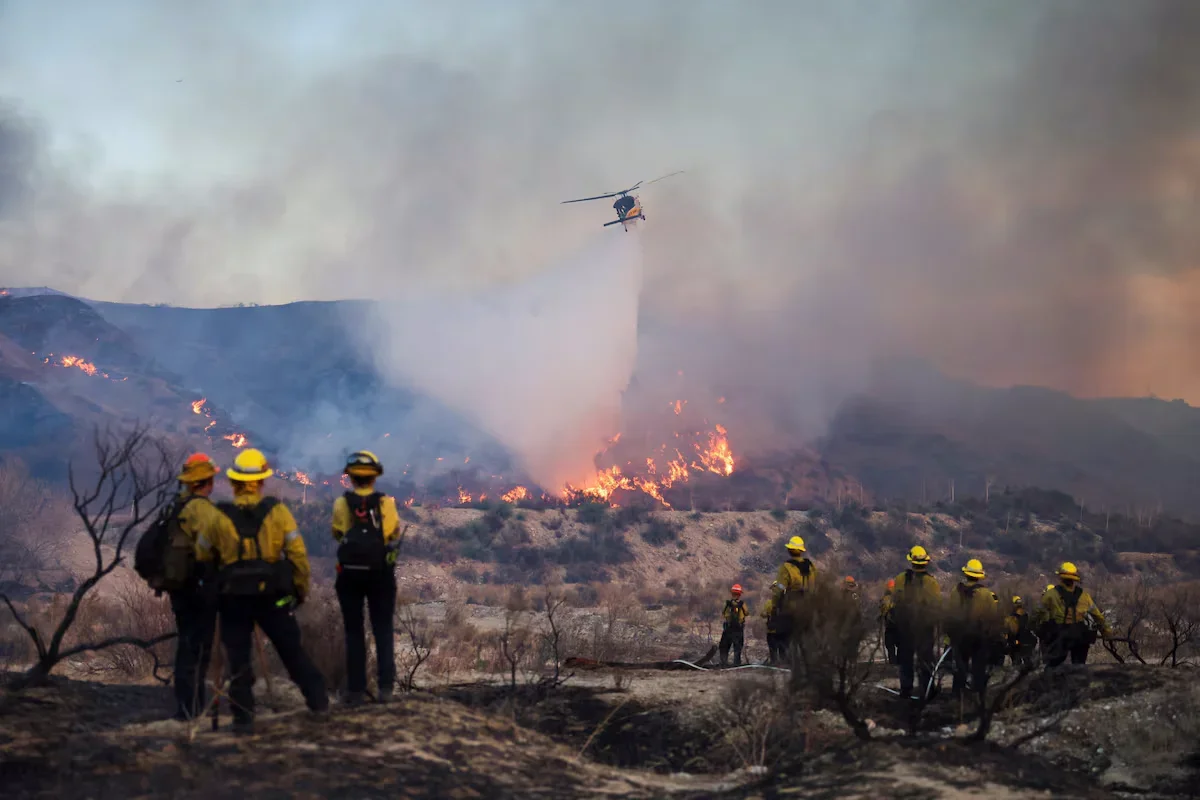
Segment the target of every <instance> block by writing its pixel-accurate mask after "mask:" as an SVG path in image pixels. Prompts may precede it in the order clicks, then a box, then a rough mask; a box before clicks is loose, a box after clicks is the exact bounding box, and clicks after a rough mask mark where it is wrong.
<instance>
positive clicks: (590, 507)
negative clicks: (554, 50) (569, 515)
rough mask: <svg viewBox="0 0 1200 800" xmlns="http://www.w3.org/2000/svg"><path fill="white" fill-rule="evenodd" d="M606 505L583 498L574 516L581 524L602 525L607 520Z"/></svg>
mask: <svg viewBox="0 0 1200 800" xmlns="http://www.w3.org/2000/svg"><path fill="white" fill-rule="evenodd" d="M608 516H609V513H608V506H606V505H605V504H604V503H599V502H596V501H595V500H585V501H584V502H582V503H580V504H579V508H577V509H576V511H575V518H576V519H577V520H579V522H580V524H582V525H593V526H599V525H603V524H604V523H605V522H606V521H608Z"/></svg>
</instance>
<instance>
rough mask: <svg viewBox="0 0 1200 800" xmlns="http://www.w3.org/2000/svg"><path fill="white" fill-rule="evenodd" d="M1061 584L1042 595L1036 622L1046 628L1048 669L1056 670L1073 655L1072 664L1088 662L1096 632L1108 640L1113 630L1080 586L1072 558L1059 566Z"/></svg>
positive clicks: (1045, 642)
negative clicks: (1055, 668)
mask: <svg viewBox="0 0 1200 800" xmlns="http://www.w3.org/2000/svg"><path fill="white" fill-rule="evenodd" d="M1058 578H1059V581H1060V583H1059V585H1058V586H1052V587H1051V588H1050V589H1048V590H1046V593H1045V594H1044V595H1042V606H1041V608H1039V609H1038V611H1037V615H1036V618H1035V622H1036V623H1037V624H1038V625H1039V630H1044V631H1045V636H1044V637H1043V639H1042V657H1043V659H1044V660H1045V662H1046V669H1048V670H1049V669H1053V668H1054V667H1057V666H1059V665H1060V664H1062V663H1063V662H1064V661H1066V660H1067V656H1068V655H1069V656H1070V657H1071V663H1072V664H1086V663H1087V657H1088V650H1089V649H1091V646H1092V645H1093V644H1094V643H1095V641H1096V633H1097V630H1098V631H1099V633H1100V635H1101V636H1103V637H1104V638H1105V639H1108V638H1111V637H1112V630H1110V629H1109V627H1108V623H1107V622H1106V621H1105V619H1104V614H1103V613H1102V612H1101V611H1100V608H1099V606H1097V605H1096V603H1095V601H1094V600H1092V596H1091V595H1090V594H1088V593H1087V592H1086V591H1084V589H1083V587H1082V586H1080V585H1079V584H1080V582H1081V581H1080V577H1079V570H1078V569H1077V568H1076V567H1075V565H1074V564H1072V563H1071V562H1070V561H1064V562H1063V564H1062V566H1060V567H1059V568H1058Z"/></svg>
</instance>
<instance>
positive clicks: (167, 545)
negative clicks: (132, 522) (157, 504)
mask: <svg viewBox="0 0 1200 800" xmlns="http://www.w3.org/2000/svg"><path fill="white" fill-rule="evenodd" d="M196 497H197V495H188V496H187V497H176V498H175V499H174V500H172V501H171V502H170V503H168V504H167V505H166V506H165V507H164V508H163V509H162V511H161V512H159V515H158V517H157V518H156V519H155V520H154V522H152V523H150V527H149V528H147V529H146V532H145V533H143V534H142V538H140V539H138V543H137V548H136V549H135V550H134V551H133V569H134V571H135V572H137V574H138V575H140V576H141V577H142V579H143V580H145V581H146V583H147V584H149V585H150V588H151V589H153V590H154V591H155V593H156V594H162V593H163V592H176V591H180V590H182V589H186V588H187V587H188V586H189V584H190V583H191V581H192V578H193V576H194V575H195V571H196V550H195V543H194V542H193V541H192V537H190V536H188V534H187V532H186V531H184V530H183V526H182V525H180V524H179V516H180V514H182V513H183V509H184V508H186V507H187V504H188V503H190V502H192V501H193V500H195V499H196Z"/></svg>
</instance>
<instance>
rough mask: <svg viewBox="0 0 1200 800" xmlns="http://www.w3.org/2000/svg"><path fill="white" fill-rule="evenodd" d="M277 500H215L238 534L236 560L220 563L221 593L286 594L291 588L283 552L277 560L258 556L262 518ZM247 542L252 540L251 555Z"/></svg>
mask: <svg viewBox="0 0 1200 800" xmlns="http://www.w3.org/2000/svg"><path fill="white" fill-rule="evenodd" d="M278 504H279V501H278V500H276V499H275V498H274V497H264V498H263V499H262V500H260V501H259V502H258V505H256V506H253V507H251V508H246V507H244V506H239V505H236V504H234V503H229V502H225V503H218V504H217V508H219V509H220V510H221V511H222V512H224V514H225V515H226V516H227V517H229V519H230V521H231V522H233V525H234V527H235V528H236V529H237V534H238V557H237V560H236V561H233V562H230V563H228V564H222V565H221V571H220V573H219V577H218V581H219V584H218V585H219V587H220V592H221V594H225V595H232V596H234V597H265V598H279V597H286V596H288V595H290V594H292V593H293V592H294V591H295V573H294V567H293V566H292V562H291V561H289V560H288V557H287V554H286V553H283V552H281V553H280V554H279V560H278V561H267V560H266V559H265V558H263V557H262V552H261V550H260V546H259V543H258V534H259V532H261V531H262V526H263V522H265V521H266V519H267V515H268V514H270V513H271V509H273V508H274V507H275V506H276V505H278ZM248 542H254V557H253V558H247V556H248V555H249V554H250V553H249V548H248V544H247V543H248Z"/></svg>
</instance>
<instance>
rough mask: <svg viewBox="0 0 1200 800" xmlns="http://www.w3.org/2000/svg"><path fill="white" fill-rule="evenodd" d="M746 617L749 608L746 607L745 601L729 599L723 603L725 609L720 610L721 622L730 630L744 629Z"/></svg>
mask: <svg viewBox="0 0 1200 800" xmlns="http://www.w3.org/2000/svg"><path fill="white" fill-rule="evenodd" d="M748 616H750V606H748V605H746V601H745V600H734V599H732V598H730V599H729V600H726V601H725V608H723V609H721V621H722V622H724V623H725V624H726V625H727V626H728V627H731V628H741V627H744V626H745V624H746V617H748Z"/></svg>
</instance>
